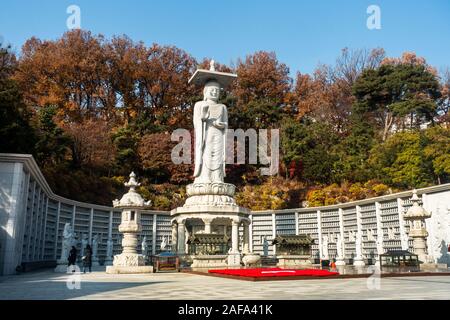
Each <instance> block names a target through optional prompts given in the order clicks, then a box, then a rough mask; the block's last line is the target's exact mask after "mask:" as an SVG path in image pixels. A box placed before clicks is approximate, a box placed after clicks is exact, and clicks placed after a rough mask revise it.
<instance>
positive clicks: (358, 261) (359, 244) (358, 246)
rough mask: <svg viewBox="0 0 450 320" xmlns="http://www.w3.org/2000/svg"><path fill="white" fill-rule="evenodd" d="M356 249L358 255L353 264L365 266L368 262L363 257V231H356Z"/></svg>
mask: <svg viewBox="0 0 450 320" xmlns="http://www.w3.org/2000/svg"><path fill="white" fill-rule="evenodd" d="M355 249H356V257H355V259H353V265H354V266H355V267H364V266H365V265H366V264H365V263H364V260H363V257H362V235H361V232H359V231H358V232H357V233H356V239H355Z"/></svg>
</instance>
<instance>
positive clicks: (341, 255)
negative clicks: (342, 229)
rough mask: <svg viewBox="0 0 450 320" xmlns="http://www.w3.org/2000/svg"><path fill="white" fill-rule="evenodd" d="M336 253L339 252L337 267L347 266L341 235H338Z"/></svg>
mask: <svg viewBox="0 0 450 320" xmlns="http://www.w3.org/2000/svg"><path fill="white" fill-rule="evenodd" d="M336 251H337V256H336V266H345V261H344V246H343V241H342V237H341V234H340V233H338V234H337V236H336Z"/></svg>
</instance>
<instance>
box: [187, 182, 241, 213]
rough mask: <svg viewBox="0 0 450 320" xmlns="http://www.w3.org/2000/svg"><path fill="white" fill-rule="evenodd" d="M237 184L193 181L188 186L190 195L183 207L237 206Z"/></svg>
mask: <svg viewBox="0 0 450 320" xmlns="http://www.w3.org/2000/svg"><path fill="white" fill-rule="evenodd" d="M235 188H236V187H235V186H234V185H233V184H230V183H217V182H216V183H192V184H189V185H188V186H187V187H186V193H187V195H188V196H189V197H188V198H187V199H186V202H185V204H184V206H183V207H192V206H199V205H201V206H236V201H235V200H234V198H233V196H234V192H235Z"/></svg>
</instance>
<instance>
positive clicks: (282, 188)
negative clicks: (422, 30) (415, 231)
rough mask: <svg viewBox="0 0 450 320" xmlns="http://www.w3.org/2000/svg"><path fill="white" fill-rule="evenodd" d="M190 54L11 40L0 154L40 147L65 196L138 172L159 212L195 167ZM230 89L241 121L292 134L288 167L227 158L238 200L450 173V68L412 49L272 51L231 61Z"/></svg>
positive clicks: (356, 191) (2, 63) (121, 43)
mask: <svg viewBox="0 0 450 320" xmlns="http://www.w3.org/2000/svg"><path fill="white" fill-rule="evenodd" d="M208 65H209V59H208V58H205V59H203V60H202V61H197V60H196V59H195V58H194V57H193V56H191V55H190V54H189V53H188V52H186V51H184V50H183V49H180V48H177V47H174V46H161V45H158V44H153V45H151V46H146V45H144V43H142V42H135V41H133V40H131V39H130V38H128V37H127V36H117V37H114V38H112V39H106V38H105V37H103V36H102V35H94V34H92V33H90V32H88V31H80V30H75V31H70V32H67V33H65V34H64V35H63V36H62V37H61V38H59V39H57V40H52V41H49V40H40V39H37V38H31V39H29V40H28V41H26V43H25V44H24V45H23V47H22V50H21V52H18V53H14V52H11V50H10V48H8V47H6V46H4V45H3V46H1V48H0V138H1V142H2V143H1V144H0V152H14V153H30V154H33V155H34V157H35V159H36V160H37V162H38V164H39V166H40V168H41V169H42V171H43V173H44V175H45V177H46V179H47V180H48V182H49V184H50V185H51V187H52V189H53V190H54V192H55V193H57V194H59V195H62V196H65V197H68V198H71V199H75V200H79V201H85V202H92V203H98V204H106V205H111V201H112V199H115V198H117V196H118V195H119V194H120V193H121V192H123V185H122V183H123V182H124V181H125V179H126V178H127V175H128V174H129V173H130V171H132V170H134V171H135V172H136V173H137V175H138V176H139V178H140V180H141V181H142V186H141V188H140V189H139V191H140V192H141V193H142V194H143V195H144V196H145V197H147V198H148V199H151V200H152V203H153V207H154V208H155V209H161V210H169V209H171V208H174V207H177V206H179V205H181V204H182V203H183V201H184V199H185V196H186V195H185V185H186V184H188V183H190V182H191V181H192V172H193V167H192V165H185V164H183V165H175V164H174V163H172V161H171V157H170V152H171V150H172V148H173V147H174V146H175V145H176V142H173V141H171V133H172V132H173V131H174V130H175V129H177V128H184V129H188V130H192V127H193V126H192V107H193V105H194V103H195V101H198V100H199V99H201V88H199V87H196V86H194V85H190V84H188V79H189V78H190V76H191V75H192V74H193V72H194V71H195V69H196V68H197V67H198V66H200V67H203V68H207V67H208ZM216 70H219V71H232V72H235V73H237V74H238V80H237V81H236V82H235V83H234V84H233V85H232V87H231V88H229V89H228V90H227V91H225V92H223V93H222V97H221V100H222V101H223V102H224V103H225V104H226V105H227V106H228V110H229V127H230V128H233V129H237V128H241V129H244V130H245V129H248V128H255V129H280V140H281V141H280V168H279V174H278V175H276V176H272V177H268V176H262V175H260V174H259V172H258V168H259V165H250V164H243V165H237V164H235V165H228V166H227V178H226V181H227V182H230V183H234V184H236V185H237V190H238V193H237V196H236V198H237V200H238V202H239V204H240V205H242V206H246V207H249V208H251V209H253V210H262V209H281V208H292V207H300V206H304V205H308V206H317V205H324V204H335V203H341V202H346V201H352V200H357V199H364V198H367V197H373V196H378V195H383V194H388V193H391V192H395V191H399V190H406V189H411V188H418V187H425V186H430V185H435V184H441V183H446V182H450V115H449V106H450V72H449V70H441V71H440V72H438V70H437V69H436V68H435V67H433V66H431V65H429V64H428V63H427V62H426V60H425V59H424V58H421V57H418V56H416V54H414V53H411V52H406V53H404V54H403V55H402V56H401V57H386V54H385V52H384V50H383V49H381V48H375V49H372V50H366V49H353V50H352V49H348V48H344V49H343V50H342V52H341V53H340V55H339V56H338V57H337V58H336V62H335V63H334V64H333V65H318V66H317V68H316V70H315V71H314V72H313V73H312V74H302V73H297V74H296V75H295V76H294V77H292V76H291V74H290V72H289V67H288V66H287V65H286V64H284V63H282V62H281V61H278V59H277V57H276V54H275V53H273V52H264V51H259V52H255V53H252V54H249V55H248V56H246V57H243V58H242V59H238V60H237V61H235V63H233V65H222V64H217V65H216Z"/></svg>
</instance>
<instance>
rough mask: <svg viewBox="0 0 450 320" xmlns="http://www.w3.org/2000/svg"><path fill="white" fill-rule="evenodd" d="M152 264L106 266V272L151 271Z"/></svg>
mask: <svg viewBox="0 0 450 320" xmlns="http://www.w3.org/2000/svg"><path fill="white" fill-rule="evenodd" d="M152 272H153V267H152V266H130V267H123V266H107V267H106V273H108V274H133V273H152Z"/></svg>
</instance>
